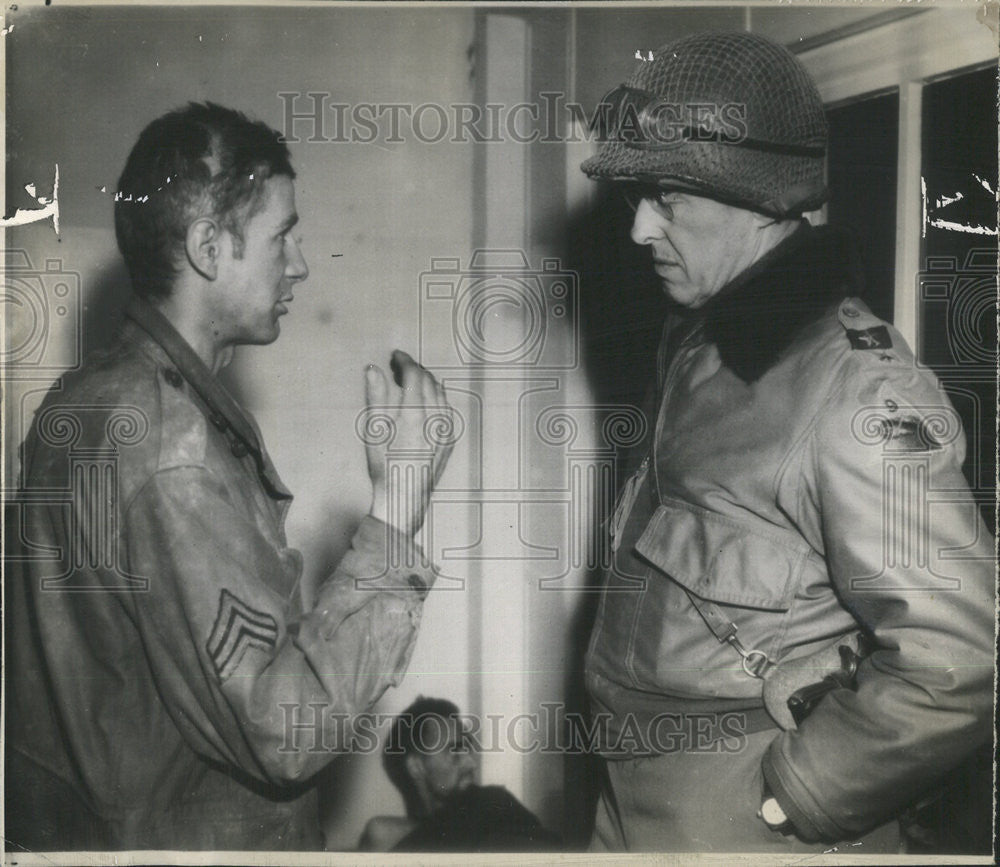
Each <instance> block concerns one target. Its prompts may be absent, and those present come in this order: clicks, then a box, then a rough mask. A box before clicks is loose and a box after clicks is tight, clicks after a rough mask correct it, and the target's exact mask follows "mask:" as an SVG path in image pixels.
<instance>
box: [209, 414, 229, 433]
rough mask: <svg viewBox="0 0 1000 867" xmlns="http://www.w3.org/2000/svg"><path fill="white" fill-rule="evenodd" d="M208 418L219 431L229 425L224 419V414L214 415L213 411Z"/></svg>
mask: <svg viewBox="0 0 1000 867" xmlns="http://www.w3.org/2000/svg"><path fill="white" fill-rule="evenodd" d="M209 419H210V420H211V422H212V424H214V425H215V426H216V427H217V428H218V429H219V430H220V431H224V430H225V429H226V428H227V427H229V425H228V424H227V423H226V419H225V417H224V416H221V415H216V414H215V413H213V414H212V415H211V416H209Z"/></svg>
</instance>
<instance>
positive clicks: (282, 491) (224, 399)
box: [125, 295, 291, 498]
mask: <svg viewBox="0 0 1000 867" xmlns="http://www.w3.org/2000/svg"><path fill="white" fill-rule="evenodd" d="M125 315H126V317H128V318H129V319H131V320H132V322H134V323H135V324H136V325H138V326H139V328H141V329H142V330H143V331H144V332H145V333H146V334H147V335H148V336H149V337H150V338H151V339H152V340H153V342H154V343H156V344H157V346H158V347H159V348H160V349H161V350H163V352H164V354H165V355H166V356H167V358H169V359H170V361H171V362H172V363H173V364H174V366H175V367H176V368H177V372H178V373H179V374H180V375H181V376H183V377H184V379H185V380H187V382H188V383H189V384H190V386H191V388H193V389H194V391H195V393H196V394H197V395H198V397H200V398H201V400H202V402H203V403H204V404H205V406H206V408H207V409H208V413H207V415H208V417H209V420H210V421H211V422H212V424H214V425H215V426H216V427H217V428H219V429H220V430H221V431H227V430H228V431H231V432H232V435H233V437H235V439H236V440H238V441H240V442H242V443H243V445H244V446H245V448H246V450H247V452H249V454H251V455H252V456H253V459H254V462H255V463H256V464H257V471H258V473H259V474H260V476H261V477H262V478H263V479H264V481H265V483H266V484H267V486H268V487H269V488H270V489H271V493H272V494H274V495H275V496H278V497H282V498H287V497H291V494H290V492H289V491H288V489H287V488H286V487H285V486H284V485H283V484H282V482H281V480H280V479H279V478H278V474H277V472H276V471H275V469H274V467H273V465H272V464H271V461H270V458H269V457H268V455H267V452H266V451H265V450H264V447H263V445H262V444H261V441H260V438H259V437H258V436H257V432H256V430H255V429H254V426H253V424H252V423H251V422H250V420H249V419H248V418H247V416H246V413H244V412H243V410H242V409H241V408H240V405H239V404H238V403H237V402H236V401H235V400H234V399H233V397H232V396H231V395H230V394H229V392H228V391H226V390H225V388H223V386H222V384H221V383H220V382H219V380H218V379H217V378H216V377H215V376H213V375H212V372H211V371H210V370H209V369H208V366H207V365H206V364H205V362H203V361H202V360H201V359H200V358H199V357H198V354H197V353H196V352H195V351H194V350H193V349H192V348H191V346H190V345H189V344H188V342H187V341H186V340H185V339H184V338H183V337H181V335H180V334H179V333H178V332H177V329H175V328H174V326H173V325H171V324H170V321H169V320H168V319H167V318H166V317H165V316H164V315H163V314H162V313H160V311H159V310H157V309H156V308H155V307H153V306H152V305H151V304H149V303H148V302H146V301H144V300H143V299H142V298H140V297H139V296H137V295H133V296H132V298H131V300H130V301H129V303H128V306H127V307H126V309H125Z"/></svg>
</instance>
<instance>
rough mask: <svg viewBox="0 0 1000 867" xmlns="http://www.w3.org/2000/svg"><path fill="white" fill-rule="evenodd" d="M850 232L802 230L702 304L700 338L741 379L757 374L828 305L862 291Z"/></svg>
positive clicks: (804, 227) (803, 227)
mask: <svg viewBox="0 0 1000 867" xmlns="http://www.w3.org/2000/svg"><path fill="white" fill-rule="evenodd" d="M863 285H864V278H863V275H862V271H861V264H860V259H859V257H858V255H857V252H856V247H855V244H854V243H853V240H852V238H851V236H850V235H849V234H848V233H847V232H845V231H843V230H840V229H836V228H833V227H829V226H820V227H816V228H813V227H811V226H810V225H809V224H808V223H805V222H804V221H803V223H802V225H801V226H800V227H799V229H798V230H797V231H796V232H795V233H794V234H793V235H792V236H791V237H789V238H787V239H786V240H785V241H783V242H782V243H781V244H779V245H778V246H777V247H775V248H774V249H773V250H771V251H770V252H768V253H767V254H766V255H764V256H763V257H761V258H760V259H759V260H758V261H757V262H755V263H754V264H753V265H751V266H750V268H748V269H747V270H746V271H744V272H743V273H742V274H741V275H740V276H739V277H737V278H736V279H735V280H733V281H732V282H731V283H730V284H729V285H728V286H726V287H725V288H724V289H722V291H721V292H719V294H718V295H716V296H715V297H714V298H713V299H712V300H711V301H709V302H708V303H707V304H706V305H705V306H704V307H702V308H701V310H700V311H699V313H700V314H701V317H700V319H701V321H702V322H703V323H704V329H705V331H704V333H705V338H706V339H707V340H708V341H709V342H711V343H715V345H716V347H717V348H718V350H719V356H720V357H721V359H722V363H723V364H725V365H726V367H728V368H729V369H730V370H732V371H733V373H735V374H736V375H737V376H738V377H739V378H740V379H742V380H743V381H744V382H747V383H750V382H754V381H756V380H757V379H760V377H761V376H763V375H764V374H765V373H766V372H767V371H768V370H769V369H770V368H771V367H772V366H773V365H774V363H775V362H776V361H777V360H778V357H779V356H780V355H781V353H782V352H784V351H785V350H786V349H787V348H788V347H789V346H790V345H791V343H792V342H793V341H794V339H795V337H796V336H797V335H798V333H799V332H800V331H801V330H802V329H803V328H804V327H805V326H807V325H809V324H810V323H812V322H814V321H816V320H817V319H818V318H819V317H820V315H821V314H822V313H823V312H824V311H825V310H827V309H828V308H829V307H830V306H831V305H833V304H835V303H837V302H838V301H840V300H842V299H843V298H846V297H848V296H852V295H859V294H861V292H862V290H863Z"/></svg>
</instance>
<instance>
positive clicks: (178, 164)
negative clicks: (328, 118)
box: [115, 102, 295, 298]
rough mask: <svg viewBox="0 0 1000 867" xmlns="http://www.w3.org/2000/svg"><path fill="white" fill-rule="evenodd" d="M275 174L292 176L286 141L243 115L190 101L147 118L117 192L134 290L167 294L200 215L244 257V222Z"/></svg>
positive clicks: (121, 240)
mask: <svg viewBox="0 0 1000 867" xmlns="http://www.w3.org/2000/svg"><path fill="white" fill-rule="evenodd" d="M275 175H285V176H287V177H289V178H294V177H295V171H294V170H293V169H292V165H291V161H290V158H289V152H288V146H287V145H286V144H285V143H284V142H283V141H282V140H281V134H280V133H279V132H277V131H276V130H273V129H271V128H270V127H269V126H267V125H266V124H265V123H262V122H261V121H254V120H250V119H249V118H248V117H247V116H246V115H244V114H243V113H242V112H239V111H235V110H234V109H231V108H225V107H223V106H221V105H216V104H214V103H211V102H206V103H193V102H192V103H189V104H188V105H187V106H186V107H184V108H180V109H177V110H175V111H171V112H169V113H167V114H165V115H163V116H162V117H159V118H157V119H156V120H154V121H153V122H152V123H150V124H149V125H148V126H147V127H146V128H145V129H144V130H143V131H142V133H141V134H140V136H139V139H138V141H137V142H136V143H135V146H134V147H133V148H132V151H131V153H130V154H129V156H128V160H127V161H126V163H125V169H124V170H123V171H122V174H121V177H120V178H119V180H118V189H117V191H116V193H115V235H116V237H117V239H118V249H119V250H121V253H122V256H123V257H124V259H125V265H126V267H127V268H128V271H129V275H130V277H131V279H132V288H133V291H134V292H135V293H136V294H138V295H141V296H144V297H147V298H165V297H168V296H169V295H170V292H171V289H172V287H173V283H174V280H175V278H176V276H177V273H178V265H179V262H180V257H182V256H183V255H184V243H185V238H186V236H187V230H188V227H189V226H190V225H191V223H192V222H193V221H194V220H195V219H197V218H199V217H203V216H208V217H212V218H213V219H216V220H218V221H219V223H220V225H221V226H222V227H223V228H224V229H226V230H227V231H229V232H230V233H231V234H232V235H233V238H234V241H235V244H236V253H237V255H240V254H241V252H242V240H243V228H244V226H245V225H246V221H247V220H248V219H249V218H250V217H251V216H253V214H254V213H256V211H257V209H259V208H260V207H261V205H262V201H263V195H264V183H265V181H266V180H267V179H268V178H270V177H273V176H275Z"/></svg>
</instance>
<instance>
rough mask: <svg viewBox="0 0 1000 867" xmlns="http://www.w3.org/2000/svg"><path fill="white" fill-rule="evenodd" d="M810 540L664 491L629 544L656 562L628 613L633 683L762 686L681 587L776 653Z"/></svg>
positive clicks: (715, 692)
mask: <svg viewBox="0 0 1000 867" xmlns="http://www.w3.org/2000/svg"><path fill="white" fill-rule="evenodd" d="M810 550H811V549H810V548H809V547H808V545H806V543H805V542H804V541H803V540H801V539H800V538H798V537H797V536H795V535H794V534H792V533H788V532H785V531H782V530H778V529H775V530H774V531H773V532H772V531H771V530H770V529H769V528H766V527H765V528H760V527H757V526H749V525H747V524H745V523H743V522H740V521H736V520H733V519H731V518H727V517H724V516H722V515H719V514H717V513H715V512H710V511H708V510H706V509H702V508H699V507H697V506H693V505H691V504H689V503H685V502H682V501H679V500H673V499H671V498H665V499H664V500H663V502H662V503H661V505H660V506H659V507H658V508H657V509H656V511H655V513H654V514H653V516H652V518H651V519H650V522H649V524H648V525H647V526H646V529H645V531H644V532H643V533H642V535H641V537H640V538H639V540H638V542H636V544H635V551H636V553H637V554H638V555H639V556H640V557H642V559H644V560H645V561H647V562H648V563H649V564H650V565H651V566H653V567H655V568H653V569H651V570H650V574H649V576H648V578H647V586H646V589H645V591H644V592H643V594H642V596H643V598H642V600H641V602H640V603H639V606H638V610H636V611H635V616H634V620H633V621H632V622H633V628H632V630H631V635H630V641H629V647H628V649H627V653H626V667H627V669H628V673H629V677H630V680H631V682H632V685H633V686H634V687H637V688H639V689H644V690H655V691H660V692H665V693H666V694H670V695H675V696H681V697H698V698H706V697H729V698H750V697H755V696H759V694H760V681H759V680H756V679H754V678H752V677H750V676H748V675H747V674H746V673H745V672H744V671H743V668H742V665H741V659H740V657H739V655H738V654H737V653H736V651H735V650H734V649H733V648H732V647H731V646H730V645H728V644H723V643H720V642H719V640H718V639H717V638H716V637H715V635H714V634H713V633H712V631H711V630H710V629H709V627H708V625H707V624H706V623H705V621H704V620H703V619H702V617H701V615H700V614H699V612H698V610H697V609H696V608H695V606H694V604H693V603H692V602H691V599H690V597H689V596H688V592H690V593H691V594H693V595H694V596H697V597H699V598H700V599H706V600H710V601H711V602H714V603H716V604H717V605H718V606H719V607H720V608H721V609H722V610H723V612H724V614H725V615H726V616H727V617H728V618H729V619H731V620H732V621H733V622H734V623H736V625H737V626H738V628H739V638H740V640H741V642H742V643H743V644H744V646H745V647H746V648H747V649H755V650H760V651H762V652H764V653H766V654H767V655H768V657H770V658H772V659H776V658H778V657H780V655H781V652H782V645H783V639H784V635H785V631H786V629H787V625H788V622H789V617H790V612H791V609H792V605H793V602H794V600H795V596H796V592H797V590H798V589H799V587H800V584H801V580H802V575H803V571H804V570H805V569H806V568H807V563H808V562H809V554H810ZM659 573H665V574H659Z"/></svg>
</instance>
